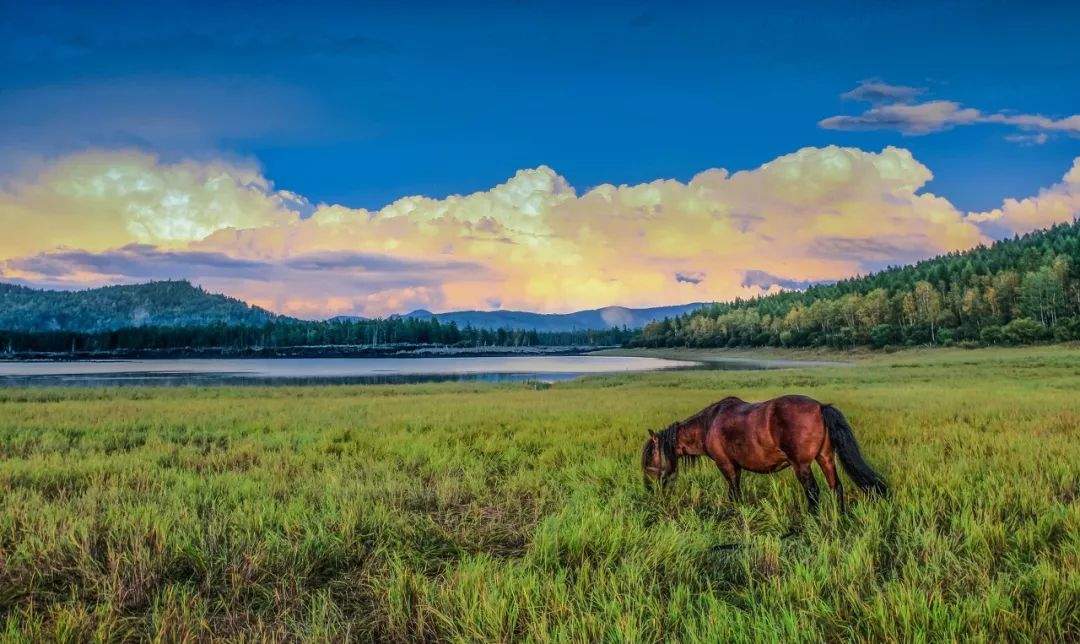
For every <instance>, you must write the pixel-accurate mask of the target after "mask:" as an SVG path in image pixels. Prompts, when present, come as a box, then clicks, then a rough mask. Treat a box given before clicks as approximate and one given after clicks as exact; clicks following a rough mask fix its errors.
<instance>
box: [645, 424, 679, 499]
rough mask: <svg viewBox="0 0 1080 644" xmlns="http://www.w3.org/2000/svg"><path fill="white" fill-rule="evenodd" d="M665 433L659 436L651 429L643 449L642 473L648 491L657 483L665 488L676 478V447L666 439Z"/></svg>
mask: <svg viewBox="0 0 1080 644" xmlns="http://www.w3.org/2000/svg"><path fill="white" fill-rule="evenodd" d="M664 433H665V432H661V433H660V434H657V433H656V432H654V431H652V430H651V429H650V430H649V438H648V440H646V441H645V445H644V447H642V448H641V471H642V474H643V475H644V478H645V489H646V490H648V489H649V488H650V487H651V486H652V485H653V484H656V483H659V484H660V486H661V487H664V486H666V485H667V484H668V482H669V481H671V480H672V479H674V478H675V465H676V460H677V459H676V458H675V447H674V445H672V444H671V441H667V440H665V439H664Z"/></svg>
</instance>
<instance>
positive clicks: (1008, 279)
mask: <svg viewBox="0 0 1080 644" xmlns="http://www.w3.org/2000/svg"><path fill="white" fill-rule="evenodd" d="M1067 340H1080V222H1074V223H1072V224H1061V225H1057V226H1054V227H1052V228H1049V229H1047V230H1044V231H1039V232H1035V233H1029V234H1026V235H1023V236H1018V237H1015V238H1013V239H1008V240H1003V241H999V242H996V243H994V244H993V245H991V246H980V247H977V248H975V249H972V250H969V251H965V252H956V253H950V254H947V255H943V256H940V257H936V258H933V259H929V260H926V261H922V262H918V263H916V264H913V265H910V266H904V267H893V268H889V269H886V270H884V271H881V272H879V273H875V274H872V275H868V276H864V277H858V278H852V279H847V280H842V281H840V282H837V283H835V284H829V285H818V286H813V287H811V288H808V289H807V290H805V291H802V292H795V291H790V292H782V293H777V294H773V295H767V296H763V297H758V298H753V299H744V300H735V301H733V302H728V303H720V304H713V305H710V306H707V307H704V308H702V309H699V310H697V311H694V312H692V313H689V314H687V315H683V316H679V317H675V318H668V319H665V320H663V321H660V322H655V323H652V324H649V325H646V326H645V327H644V328H643V329H642V330H641V332H640V333H638V334H636V335H635V336H634V337H633V338H632V339H631V340H630V341H629V343H628V344H629V345H631V346H639V347H671V346H687V347H734V346H783V347H818V346H828V347H835V348H845V347H852V346H856V345H869V346H872V347H875V348H884V347H887V346H913V345H951V344H958V343H959V344H964V345H994V344H1028V343H1034V342H1043V341H1067Z"/></svg>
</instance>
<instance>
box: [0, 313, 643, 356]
mask: <svg viewBox="0 0 1080 644" xmlns="http://www.w3.org/2000/svg"><path fill="white" fill-rule="evenodd" d="M633 333H634V332H633V331H631V330H629V329H627V328H613V329H607V330H580V331H564V332H551V331H535V330H521V329H477V328H474V327H471V326H466V327H464V328H459V327H458V326H457V324H456V323H454V322H450V323H448V324H444V323H441V322H439V321H438V319H436V318H429V319H421V318H403V317H400V318H388V319H371V320H366V319H365V320H326V321H306V320H297V319H293V318H285V317H281V318H275V319H273V320H268V321H266V322H264V323H262V324H241V325H237V324H227V323H215V324H209V325H202V326H130V327H125V328H120V329H115V330H109V331H99V332H93V333H84V332H75V331H10V330H9V331H0V352H7V353H20V352H48V353H63V352H71V353H74V352H109V351H154V350H175V349H202V348H224V349H252V348H263V349H274V348H286V347H318V346H354V347H370V348H373V349H378V348H380V347H392V346H394V345H433V346H446V347H496V346H497V347H536V346H612V345H620V344H623V343H625V342H626V341H627V340H629V339H630V337H632V335H633Z"/></svg>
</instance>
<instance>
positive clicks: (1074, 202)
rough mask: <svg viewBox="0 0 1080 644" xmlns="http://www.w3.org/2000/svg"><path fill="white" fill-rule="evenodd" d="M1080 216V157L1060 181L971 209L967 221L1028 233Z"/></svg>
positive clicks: (986, 226)
mask: <svg viewBox="0 0 1080 644" xmlns="http://www.w3.org/2000/svg"><path fill="white" fill-rule="evenodd" d="M1077 217H1080V157H1077V158H1076V159H1075V160H1074V161H1073V165H1072V168H1071V169H1070V170H1069V171H1068V172H1066V173H1065V176H1064V177H1062V179H1061V181H1060V182H1059V183H1056V184H1054V185H1052V186H1050V187H1049V188H1043V189H1042V190H1040V191H1039V194H1037V195H1035V196H1033V197H1027V198H1025V199H1013V198H1009V199H1005V201H1004V203H1002V205H1001V207H1000V208H995V209H993V210H988V211H985V212H975V213H970V214H968V216H967V219H968V221H971V222H975V223H978V224H980V225H982V226H983V227H984V228H987V229H988V230H992V231H995V232H996V231H1002V232H1005V233H1008V234H1013V233H1025V232H1028V231H1030V230H1035V229H1038V228H1046V227H1047V226H1052V225H1054V224H1063V223H1070V222H1072V221H1074V220H1075V219H1076V218H1077Z"/></svg>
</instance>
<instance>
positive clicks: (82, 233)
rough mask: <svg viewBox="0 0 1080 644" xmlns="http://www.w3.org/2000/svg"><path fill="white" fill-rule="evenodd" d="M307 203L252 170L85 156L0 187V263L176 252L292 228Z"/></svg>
mask: <svg viewBox="0 0 1080 644" xmlns="http://www.w3.org/2000/svg"><path fill="white" fill-rule="evenodd" d="M306 209H308V204H307V202H306V200H305V199H304V198H303V197H300V196H299V195H296V194H294V193H291V192H288V191H284V190H276V189H274V187H273V184H272V183H271V182H270V181H269V180H267V179H266V178H265V177H263V176H262V174H261V173H260V171H259V169H258V168H257V167H255V166H254V165H251V164H237V163H229V162H223V161H212V162H195V161H185V162H180V163H172V164H166V163H162V162H161V161H160V160H159V159H158V158H157V157H155V156H153V155H150V154H145V153H141V152H132V151H125V152H84V153H80V154H75V155H71V156H67V157H63V158H62V159H60V160H59V161H56V162H53V163H51V164H47V165H45V166H44V167H42V168H40V169H39V170H38V172H37V173H36V174H34V175H33V176H29V177H26V176H23V177H17V178H14V179H11V180H9V181H8V182H7V185H6V186H3V187H0V227H2V229H3V230H6V231H9V233H10V234H5V235H3V236H2V237H0V257H12V256H15V255H17V254H19V253H31V252H37V251H41V250H45V249H52V248H56V247H60V246H68V247H77V248H82V249H85V250H104V249H107V248H114V247H116V246H119V245H126V244H130V243H142V244H158V245H164V246H175V245H182V244H184V243H187V242H190V241H193V240H197V239H202V238H205V237H206V236H207V235H210V234H211V233H213V232H215V231H217V230H221V229H224V228H252V227H256V226H264V225H285V224H288V223H290V222H294V221H295V220H296V219H297V218H298V217H299V216H300V215H301V214H302V213H303V212H304V211H305V210H306Z"/></svg>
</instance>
